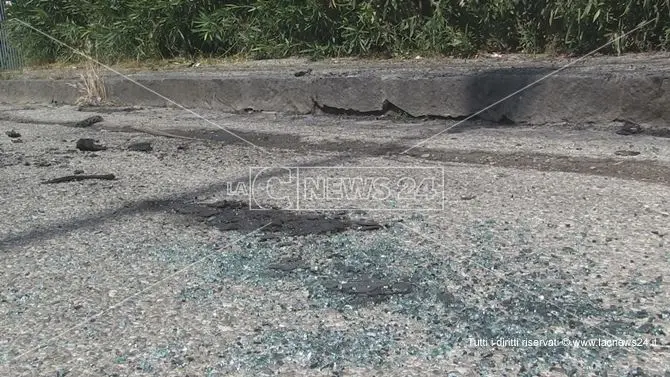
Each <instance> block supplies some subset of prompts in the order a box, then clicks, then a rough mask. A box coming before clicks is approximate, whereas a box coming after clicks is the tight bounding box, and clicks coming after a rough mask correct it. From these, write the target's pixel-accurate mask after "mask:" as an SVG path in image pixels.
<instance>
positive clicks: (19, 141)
mask: <svg viewBox="0 0 670 377" xmlns="http://www.w3.org/2000/svg"><path fill="white" fill-rule="evenodd" d="M12 143H15V144H19V143H23V140H21V139H12Z"/></svg>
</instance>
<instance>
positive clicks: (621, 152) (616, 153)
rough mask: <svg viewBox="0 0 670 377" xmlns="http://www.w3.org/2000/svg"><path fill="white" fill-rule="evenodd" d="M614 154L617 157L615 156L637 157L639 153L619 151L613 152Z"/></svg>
mask: <svg viewBox="0 0 670 377" xmlns="http://www.w3.org/2000/svg"><path fill="white" fill-rule="evenodd" d="M614 154H615V155H617V156H637V155H639V154H640V152H636V151H626V150H620V151H616V152H614Z"/></svg>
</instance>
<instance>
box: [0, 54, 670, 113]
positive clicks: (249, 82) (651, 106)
mask: <svg viewBox="0 0 670 377" xmlns="http://www.w3.org/2000/svg"><path fill="white" fill-rule="evenodd" d="M614 68H615V69H612V67H608V69H607V70H604V69H600V70H598V69H594V68H593V67H586V68H584V67H582V68H579V69H572V68H570V69H566V70H564V71H562V72H559V73H558V74H556V75H553V76H551V77H549V78H547V79H545V80H542V81H541V82H540V83H538V84H537V85H533V86H532V87H530V88H528V89H526V90H524V91H523V92H521V93H520V94H519V95H515V96H514V97H512V98H510V99H508V100H506V101H504V102H502V103H500V104H499V105H496V106H494V107H493V108H491V109H489V110H487V111H486V112H484V113H482V114H481V115H480V118H483V119H486V120H492V121H512V122H516V123H533V124H543V123H550V122H570V123H577V124H583V123H588V122H610V121H613V120H615V119H618V118H626V119H631V120H634V121H637V122H643V123H648V124H651V125H655V126H659V125H663V126H667V124H668V123H670V76H669V75H668V74H667V73H664V72H667V69H666V70H658V69H653V70H652V69H641V70H640V69H623V68H622V67H618V68H620V69H616V68H617V67H614ZM298 69H299V68H297V67H295V69H286V68H283V69H279V70H239V71H202V72H195V73H194V72H164V73H142V74H133V75H129V76H130V77H132V78H133V79H134V80H137V81H138V82H140V83H141V84H143V85H146V86H147V87H149V88H151V89H152V90H154V91H156V92H158V93H160V94H161V95H162V96H164V97H166V98H169V99H171V100H173V101H175V102H177V103H179V104H181V105H183V106H185V107H188V108H208V109H213V110H220V111H224V112H237V111H244V110H250V109H251V110H257V111H276V112H286V113H298V114H307V113H311V112H313V111H315V110H316V109H319V108H320V109H322V110H326V111H332V112H336V113H337V112H342V113H354V114H355V113H360V114H366V113H370V114H376V113H383V112H384V111H385V110H387V109H388V108H392V107H396V108H399V109H401V110H403V111H405V112H406V113H408V114H410V115H411V116H415V117H421V116H438V117H450V118H462V117H466V116H468V115H471V114H473V113H475V112H478V111H479V110H481V109H483V108H484V107H487V106H489V105H491V104H492V103H495V102H496V101H499V100H501V99H502V98H504V97H505V96H508V95H509V94H511V93H513V92H515V91H517V90H519V89H522V88H524V87H525V86H527V85H529V84H531V83H533V82H535V81H536V80H539V79H541V78H542V77H544V76H546V75H548V74H550V73H551V72H553V71H554V69H553V68H543V67H522V68H500V67H496V68H493V69H469V70H468V69H462V68H461V69H439V68H438V69H436V68H431V69H396V68H388V67H387V68H383V69H379V70H375V69H373V68H368V69H359V70H356V71H347V70H337V69H331V70H329V69H319V70H315V71H314V72H311V73H310V74H307V75H304V76H301V77H296V76H295V75H294V72H295V71H297V70H298ZM76 82H77V80H75V79H62V80H44V79H25V80H21V79H19V80H0V102H2V103H9V104H15V105H17V104H35V103H41V104H44V103H57V104H74V103H75V102H76V100H77V98H78V97H79V93H78V92H77V89H76ZM106 85H107V91H108V95H109V96H110V99H111V100H112V101H114V102H115V103H117V104H119V105H137V106H158V107H161V106H173V104H171V103H170V102H169V101H167V100H166V99H164V98H161V97H160V96H157V95H155V94H153V93H151V92H149V91H147V90H145V89H143V88H141V87H139V86H137V85H136V84H134V83H132V82H130V81H128V80H126V79H123V78H120V77H114V76H111V77H108V78H107V80H106Z"/></svg>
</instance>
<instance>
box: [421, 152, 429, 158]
mask: <svg viewBox="0 0 670 377" xmlns="http://www.w3.org/2000/svg"><path fill="white" fill-rule="evenodd" d="M428 157H430V153H424V154H422V155H421V158H428Z"/></svg>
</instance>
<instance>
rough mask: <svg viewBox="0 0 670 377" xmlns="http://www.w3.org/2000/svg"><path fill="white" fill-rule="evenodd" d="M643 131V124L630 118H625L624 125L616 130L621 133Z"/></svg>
mask: <svg viewBox="0 0 670 377" xmlns="http://www.w3.org/2000/svg"><path fill="white" fill-rule="evenodd" d="M640 132H642V126H640V125H639V124H637V123H634V122H631V121H630V120H624V123H623V126H621V128H620V129H619V130H618V131H617V132H616V133H617V134H619V135H625V136H628V135H635V134H639V133H640Z"/></svg>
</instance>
